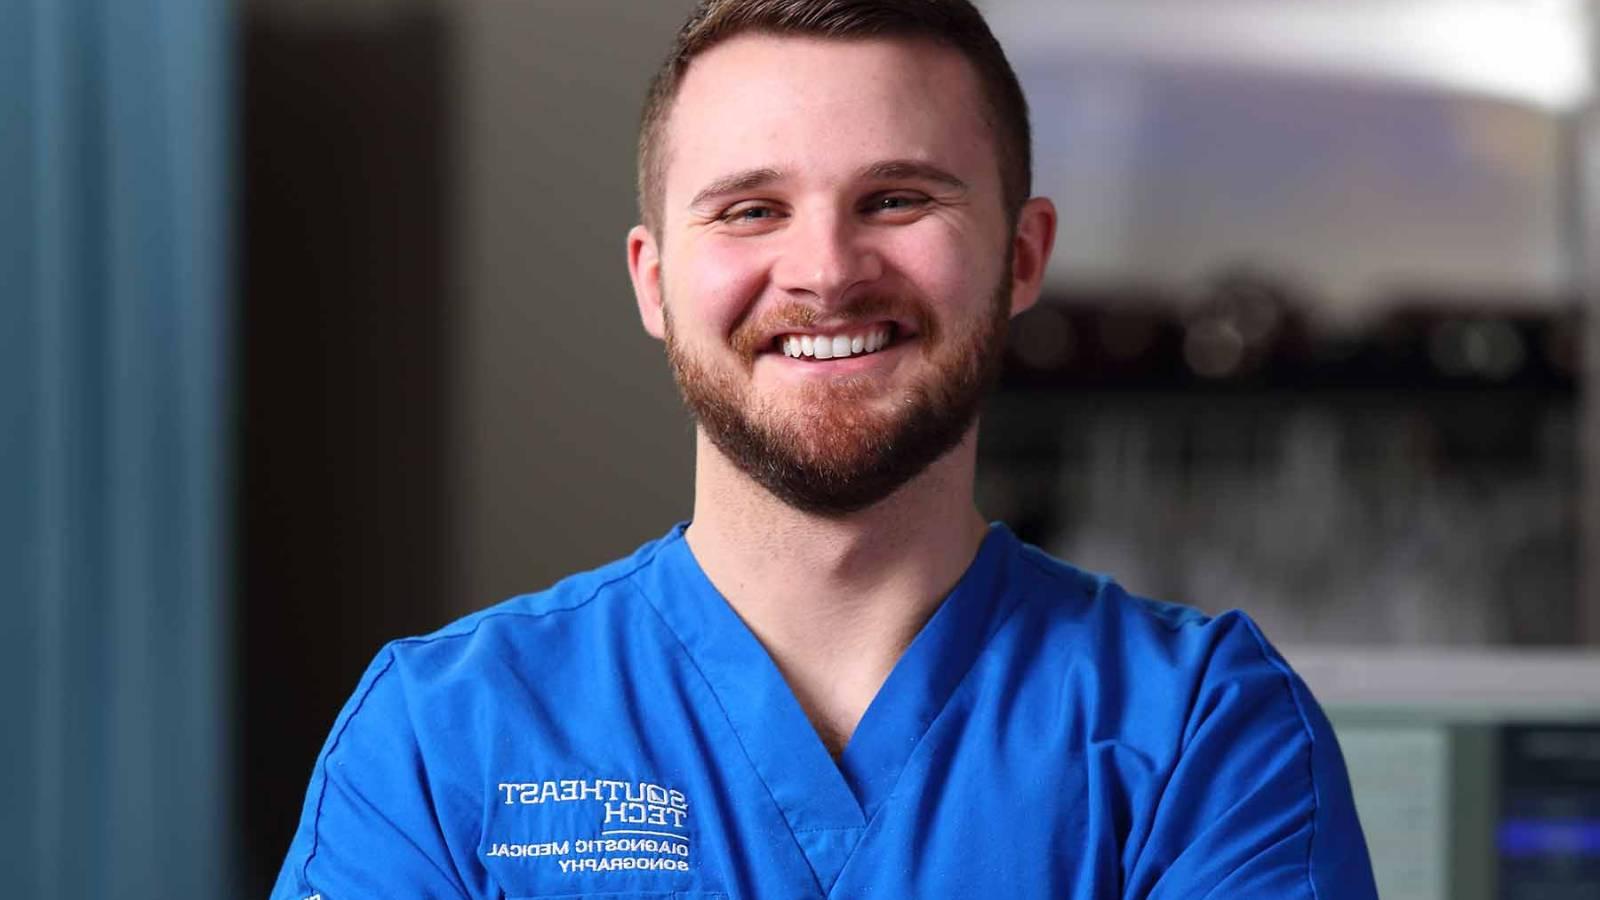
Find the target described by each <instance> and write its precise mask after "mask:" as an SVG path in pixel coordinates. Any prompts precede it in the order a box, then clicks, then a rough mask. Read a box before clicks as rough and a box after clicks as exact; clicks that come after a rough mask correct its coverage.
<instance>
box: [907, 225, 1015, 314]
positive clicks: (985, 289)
mask: <svg viewBox="0 0 1600 900" xmlns="http://www.w3.org/2000/svg"><path fill="white" fill-rule="evenodd" d="M911 237H912V236H911V235H907V239H906V240H904V241H896V242H895V246H894V248H893V252H894V258H895V260H896V268H898V269H899V270H900V274H901V276H902V277H904V278H905V279H906V280H907V281H908V282H909V283H910V284H911V286H912V287H913V288H914V289H915V290H916V292H917V293H918V294H920V295H921V296H922V297H923V298H925V299H926V300H927V302H929V303H930V304H932V305H933V306H934V307H935V308H936V309H937V310H938V311H939V312H940V313H942V314H944V315H952V316H956V317H958V318H959V317H963V316H967V315H969V314H980V313H982V312H983V311H985V310H987V308H988V303H989V299H990V295H992V294H993V292H994V285H995V283H996V281H997V280H998V279H999V277H1000V268H999V265H1000V262H1001V258H1000V256H999V254H1000V252H1001V251H999V250H996V249H993V248H988V247H984V248H979V247H975V246H973V245H972V243H971V242H970V241H965V240H962V237H961V235H959V234H956V233H954V232H953V231H946V230H938V231H933V232H932V233H930V234H923V235H920V236H917V237H916V239H914V240H913V239H911Z"/></svg>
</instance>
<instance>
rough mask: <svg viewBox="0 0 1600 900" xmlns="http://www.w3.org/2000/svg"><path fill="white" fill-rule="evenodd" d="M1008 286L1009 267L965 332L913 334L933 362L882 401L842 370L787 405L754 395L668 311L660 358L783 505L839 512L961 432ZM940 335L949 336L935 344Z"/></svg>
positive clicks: (895, 480)
mask: <svg viewBox="0 0 1600 900" xmlns="http://www.w3.org/2000/svg"><path fill="white" fill-rule="evenodd" d="M1009 287H1010V275H1009V273H1007V275H1006V278H1005V279H1004V280H1002V281H1001V284H1000V287H999V288H998V289H997V290H996V291H995V293H994V294H993V296H992V297H991V299H990V309H989V311H988V315H986V316H984V317H983V318H982V319H981V320H979V321H978V322H976V323H974V324H973V327H972V328H971V330H970V331H969V332H968V333H967V335H966V336H965V337H964V338H962V337H961V336H959V334H957V333H956V332H955V331H954V330H953V329H943V328H933V327H929V328H927V329H925V330H924V331H922V332H920V333H919V337H920V339H921V340H922V341H923V342H924V343H923V344H922V345H920V346H918V347H917V348H916V350H917V351H918V352H925V353H928V354H931V357H930V359H931V362H932V363H933V366H932V371H931V372H930V373H929V375H928V376H927V377H926V378H925V379H924V380H923V381H921V382H919V383H917V384H914V385H912V386H911V387H909V388H904V389H901V391H900V394H899V396H898V397H895V398H894V402H893V404H892V406H890V407H889V408H888V409H887V410H884V409H883V408H882V407H883V402H882V400H883V398H882V397H881V396H878V395H877V394H878V392H876V391H874V389H873V385H872V383H871V382H870V381H868V380H866V379H860V380H852V379H850V378H848V377H841V378H837V379H832V380H829V381H828V382H827V383H826V384H817V385H811V386H810V387H809V389H808V390H807V391H806V392H805V394H804V395H802V396H799V397H796V398H792V399H791V400H790V401H789V406H788V408H780V407H777V406H775V405H773V404H769V403H760V402H752V400H751V399H750V397H749V394H748V382H744V383H743V384H741V383H740V381H739V380H738V379H737V378H736V377H735V376H736V374H738V373H735V372H729V371H727V370H722V371H715V370H712V369H711V368H710V367H708V366H706V365H704V364H703V362H702V360H700V359H698V358H696V357H695V356H694V355H693V354H691V353H689V352H688V351H687V350H686V349H685V348H684V347H683V345H682V343H681V342H680V341H678V340H677V339H676V338H675V336H674V332H673V327H672V317H671V315H670V314H669V315H667V316H666V344H667V359H668V361H669V362H670V364H671V366H672V373H673V377H674V379H676V381H677V383H678V389H679V391H680V392H681V393H682V394H683V400H684V405H685V406H687V407H688V409H689V412H690V413H691V414H692V415H693V416H694V418H695V420H696V421H697V422H698V423H699V425H700V427H701V428H702V429H704V431H705V433H706V436H707V437H708V438H710V440H711V443H712V444H713V445H714V446H715V447H716V448H717V449H718V450H719V451H721V452H722V454H723V455H724V456H726V457H727V458H728V459H729V460H730V461H731V462H732V463H733V464H734V465H735V466H736V467H737V468H738V469H739V470H740V471H742V472H743V473H744V474H745V475H747V476H749V477H750V478H751V479H752V480H754V481H755V482H756V483H757V484H759V485H761V486H762V487H763V488H765V489H766V490H767V491H769V492H770V493H772V494H773V496H775V497H777V498H778V499H779V500H782V501H783V502H784V503H786V504H788V505H789V506H791V507H793V508H795V509H798V510H801V511H803V512H808V513H812V514H816V515H821V516H828V517H834V518H836V517H840V516H844V515H847V514H849V513H853V512H857V511H859V510H862V509H865V508H867V507H869V506H872V505H873V504H875V503H877V502H879V501H880V500H883V499H884V498H886V497H888V496H889V495H891V494H893V493H894V492H895V491H897V490H899V489H900V487H901V486H902V485H904V484H906V483H907V482H909V481H910V480H911V479H913V478H915V477H917V476H918V475H920V474H921V473H922V472H923V471H924V470H926V469H927V468H928V466H929V465H931V464H933V463H934V462H935V461H936V460H938V459H940V458H941V457H943V456H944V455H945V454H947V453H949V452H950V451H951V450H952V449H953V448H954V447H955V446H956V445H957V444H959V443H960V442H961V440H962V438H964V437H965V436H966V435H967V432H968V431H969V430H970V429H971V428H972V425H973V423H974V422H975V421H976V420H977V416H978V410H979V408H980V407H981V406H982V403H983V399H984V396H985V395H986V394H987V393H988V391H989V389H990V388H991V387H992V386H993V385H994V383H995V381H996V380H997V379H998V377H999V374H1000V368H1001V362H1002V360H1003V357H1004V353H1005V340H1006V327H1007V323H1008V322H1009V319H1010V293H1009ZM878 305H879V306H881V305H882V304H878ZM919 318H921V319H922V321H924V322H928V321H929V320H928V317H927V316H925V315H923V316H919ZM929 324H930V325H931V324H932V323H929ZM938 334H949V335H951V336H950V337H948V338H947V339H945V340H944V341H939V340H938V339H937V335H938ZM733 344H734V346H735V348H747V349H748V352H747V354H746V356H747V363H748V361H753V359H754V355H755V353H756V352H757V351H756V348H755V347H750V346H749V341H748V340H745V341H741V340H740V339H738V336H737V335H736V339H735V340H734V341H733ZM743 371H744V373H745V374H748V372H749V365H748V364H747V365H746V366H745V367H744V369H743Z"/></svg>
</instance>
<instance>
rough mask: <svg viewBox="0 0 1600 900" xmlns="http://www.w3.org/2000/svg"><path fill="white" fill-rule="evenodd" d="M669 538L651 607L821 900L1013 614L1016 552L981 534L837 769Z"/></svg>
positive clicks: (749, 636)
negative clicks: (683, 654)
mask: <svg viewBox="0 0 1600 900" xmlns="http://www.w3.org/2000/svg"><path fill="white" fill-rule="evenodd" d="M686 528H687V523H680V524H679V525H677V526H676V527H674V528H673V530H672V532H670V533H669V534H668V535H667V536H666V538H664V539H663V541H662V546H661V548H660V551H659V553H658V555H657V557H656V561H657V563H658V566H657V567H655V568H657V573H656V574H657V576H658V577H659V578H660V579H661V584H660V588H661V589H659V590H650V591H646V592H645V594H646V596H647V597H648V599H649V601H650V603H651V604H652V605H653V606H654V607H655V608H656V610H657V611H658V612H659V613H660V615H661V617H662V619H663V620H664V621H665V622H666V624H667V626H668V627H669V628H670V629H671V630H672V631H673V632H674V633H675V634H676V635H677V637H678V640H679V641H681V642H682V644H683V646H684V648H685V650H686V651H687V652H688V654H689V656H690V658H691V659H692V660H693V661H694V663H695V665H696V666H697V667H698V669H699V670H700V673H701V675H702V676H703V677H704V678H705V679H706V682H707V684H708V685H709V686H710V688H711V690H712V692H713V693H714V694H715V695H716V697H717V700H718V702H720V703H721V705H722V711H723V713H724V714H725V715H726V717H727V719H728V722H729V724H730V725H731V726H732V728H733V731H734V734H735V735H737V737H738V740H739V743H740V744H741V746H742V747H743V749H744V751H745V754H746V756H747V757H748V758H749V760H750V763H751V765H752V766H753V767H754V768H755V770H756V773H757V775H758V776H759V777H760V778H761V780H762V782H763V783H765V785H766V787H767V790H768V791H769V792H770V793H771V795H772V799H773V801H774V803H776V805H777V806H778V809H779V810H780V811H781V812H782V814H783V816H784V818H785V820H786V821H787V823H788V825H789V829H790V831H791V832H793V834H794V836H795V841H796V843H797V844H798V845H799V847H800V849H801V851H802V852H803V853H804V854H805V856H806V859H807V861H808V863H810V866H811V869H812V871H813V873H814V874H815V875H816V876H817V881H818V886H819V887H820V888H821V890H822V892H823V893H824V894H826V893H827V892H828V890H829V888H831V887H832V885H833V882H834V880H835V879H836V878H837V877H838V875H839V871H840V870H841V869H843V868H844V864H845V863H846V862H847V861H848V860H849V858H850V854H851V852H853V851H854V849H855V846H856V843H857V841H859V839H860V837H861V833H862V831H863V830H864V829H865V826H866V825H867V823H868V822H869V821H870V820H871V819H872V817H873V816H874V815H875V814H876V813H877V811H878V809H879V807H881V806H882V804H883V802H884V800H885V799H886V798H887V797H888V795H889V793H890V792H891V790H892V789H893V787H894V785H895V782H896V781H897V780H898V779H899V777H900V773H901V771H902V770H903V769H904V768H905V765H906V762H907V760H908V759H909V758H910V756H911V754H912V752H913V751H914V750H915V749H916V747H917V745H918V743H919V742H920V741H921V739H922V736H923V735H924V734H925V733H926V732H927V730H928V726H929V725H931V724H932V723H933V721H934V719H935V718H937V717H938V715H939V713H940V711H942V710H943V709H944V707H945V704H946V703H947V702H948V701H949V699H950V696H951V694H952V693H953V692H954V691H955V688H956V686H957V685H958V684H960V682H961V680H962V678H963V677H965V675H966V673H967V671H968V669H970V668H971V666H972V663H973V662H974V660H976V658H977V656H978V654H979V653H980V652H981V651H982V649H983V647H984V646H985V645H986V644H987V643H988V639H989V637H990V635H992V634H993V632H994V630H995V628H997V627H998V625H999V624H1000V622H1001V621H1003V620H1004V618H1005V615H1006V613H1008V612H1009V611H1010V608H1011V606H1012V605H1013V604H1014V603H1015V598H1013V597H1009V596H1008V594H1009V592H1008V591H1007V590H1006V584H1005V582H1006V572H1007V570H1008V568H1009V567H1008V565H1007V563H1008V562H1009V560H1010V559H1011V558H1012V556H1013V555H1014V554H1015V553H1016V551H1017V548H1018V547H1019V546H1020V543H1019V542H1018V540H1017V539H1016V537H1015V536H1014V535H1012V534H1011V532H1010V530H1009V529H1007V528H1006V527H1005V526H1004V525H1000V524H995V525H991V526H990V528H989V533H988V534H987V535H985V537H984V540H983V543H982V544H981V545H980V546H979V548H978V553H977V555H976V556H975V557H974V558H973V561H972V563H971V564H970V565H969V566H968V567H967V571H966V572H965V573H964V574H963V575H962V576H961V579H960V580H959V581H958V582H957V583H956V586H955V588H954V589H953V590H952V591H951V592H950V594H949V596H947V597H946V598H945V600H944V601H943V602H942V603H941V604H940V605H939V608H938V609H937V610H936V611H935V612H934V614H933V616H932V617H931V618H929V620H928V622H927V623H926V624H925V625H924V626H923V627H922V630H921V631H920V632H918V634H917V636H916V638H915V639H914V640H913V641H912V642H911V645H910V646H909V647H907V648H906V651H905V653H904V654H902V655H901V657H900V659H899V661H898V662H896V664H895V666H894V668H893V670H891V671H890V673H889V677H888V678H887V679H886V680H885V681H884V683H883V686H882V687H881V688H880V689H879V690H878V693H877V695H876V696H875V697H874V698H873V700H872V703H871V704H870V705H869V706H868V707H867V711H866V713H865V714H864V715H863V716H862V717H861V721H860V723H859V724H858V725H857V726H856V730H855V733H854V734H853V735H852V736H851V738H850V741H849V743H848V744H846V745H845V749H844V753H843V754H842V755H841V756H840V758H839V760H838V762H837V763H835V761H834V759H833V757H832V756H830V755H829V753H828V750H827V748H826V747H825V746H824V745H823V743H822V739H821V738H820V737H818V735H817V733H816V730H815V729H814V728H812V726H811V722H810V720H809V719H807V718H806V714H805V711H804V709H803V708H802V707H801V706H800V702H799V700H798V699H796V697H795V695H794V691H792V690H791V689H790V687H789V685H788V682H786V681H785V680H784V678H783V675H782V673H781V672H780V671H779V670H778V667H777V664H776V663H774V662H773V660H772V657H771V655H769V654H768V653H767V650H766V648H765V647H764V646H762V644H761V642H760V641H759V640H758V639H757V638H756V636H755V635H754V634H753V633H752V632H751V631H750V629H749V627H748V626H746V625H745V623H744V621H743V620H742V619H740V618H739V615H738V614H737V613H736V612H734V610H733V607H731V606H730V605H729V604H728V602H727V601H726V600H725V599H724V598H723V596H722V595H721V593H719V592H718V591H717V589H716V587H715V586H713V585H712V583H711V580H710V579H709V578H708V577H707V576H706V574H705V571H704V570H703V569H701V568H700V564H699V562H698V561H697V560H696V559H695V558H694V554H693V552H692V551H691V550H690V548H689V544H688V541H687V540H685V538H684V531H685V529H686Z"/></svg>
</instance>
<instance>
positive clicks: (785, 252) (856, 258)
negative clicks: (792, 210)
mask: <svg viewBox="0 0 1600 900" xmlns="http://www.w3.org/2000/svg"><path fill="white" fill-rule="evenodd" d="M796 218H797V221H795V222H794V223H793V224H792V225H791V226H790V227H789V228H788V229H786V230H785V231H786V233H785V235H784V246H783V247H782V249H781V254H782V255H781V257H780V258H779V259H778V261H777V263H776V265H774V266H773V270H772V274H773V280H774V282H775V283H776V286H777V287H778V288H780V289H782V290H784V291H787V292H788V293H790V294H792V295H795V296H797V297H803V298H805V299H809V300H811V301H812V302H814V303H819V304H821V305H823V306H834V305H837V304H838V303H840V302H841V301H843V300H844V299H845V298H846V297H847V296H849V295H850V293H851V290H852V289H853V288H856V287H859V286H861V285H865V284H870V283H871V282H873V281H876V280H877V279H879V278H882V277H883V259H882V257H881V256H880V255H879V254H878V251H877V250H876V249H875V248H874V247H872V246H871V243H870V240H869V235H868V234H867V233H866V231H865V229H863V228H861V227H858V226H857V224H856V223H854V222H852V221H851V219H850V217H849V216H846V215H838V214H832V213H820V212H814V213H812V214H811V215H809V216H804V217H803V218H802V217H800V216H797V217H796Z"/></svg>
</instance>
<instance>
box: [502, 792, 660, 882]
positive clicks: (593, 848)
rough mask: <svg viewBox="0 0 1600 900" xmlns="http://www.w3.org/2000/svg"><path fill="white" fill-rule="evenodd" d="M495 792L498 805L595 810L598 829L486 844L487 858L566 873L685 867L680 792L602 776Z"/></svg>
mask: <svg viewBox="0 0 1600 900" xmlns="http://www.w3.org/2000/svg"><path fill="white" fill-rule="evenodd" d="M497 789H498V792H499V793H498V800H499V803H500V804H501V805H503V806H512V807H526V806H541V807H547V805H556V806H562V807H564V810H563V811H571V812H575V811H580V810H581V811H582V812H583V813H591V812H592V814H593V818H592V819H590V821H592V822H593V823H594V824H595V826H597V827H596V829H595V831H593V832H591V833H590V834H588V835H585V836H582V837H579V836H575V835H570V834H569V835H560V836H551V837H549V838H547V839H545V840H542V841H534V842H531V843H530V842H518V843H504V842H502V843H491V844H490V845H489V849H488V852H487V853H486V854H485V855H486V856H489V857H492V858H496V859H507V858H509V859H538V860H543V861H546V862H549V863H552V864H553V865H554V866H555V867H556V868H557V869H559V871H561V872H562V873H564V874H567V875H574V874H578V873H580V872H617V871H628V870H632V871H646V872H650V871H654V872H687V871H689V801H688V799H687V798H685V797H684V795H683V792H682V791H679V790H675V789H673V788H669V787H663V786H661V785H659V784H652V783H650V782H647V781H618V780H613V779H606V778H563V779H556V780H551V781H526V782H501V783H500V784H499V785H497ZM586 818H589V816H588V815H582V816H581V817H580V819H586Z"/></svg>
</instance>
